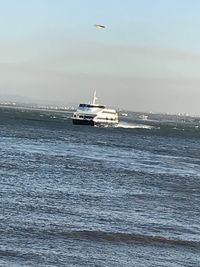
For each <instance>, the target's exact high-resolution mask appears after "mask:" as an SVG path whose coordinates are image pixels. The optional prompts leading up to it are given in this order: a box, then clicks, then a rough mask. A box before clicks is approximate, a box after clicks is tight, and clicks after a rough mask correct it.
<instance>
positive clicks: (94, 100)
mask: <svg viewBox="0 0 200 267" xmlns="http://www.w3.org/2000/svg"><path fill="white" fill-rule="evenodd" d="M96 100H97V97H96V90H95V91H94V97H93V100H92V105H96Z"/></svg>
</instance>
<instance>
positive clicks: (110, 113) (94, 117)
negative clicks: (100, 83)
mask: <svg viewBox="0 0 200 267" xmlns="http://www.w3.org/2000/svg"><path fill="white" fill-rule="evenodd" d="M96 100H97V97H96V91H95V93H94V97H93V101H92V102H91V103H89V104H80V105H79V107H78V109H77V110H76V112H74V114H73V118H72V120H73V123H74V124H81V125H92V126H95V125H108V126H109V125H111V126H115V125H117V124H118V114H117V112H116V110H114V109H110V108H106V106H104V105H99V104H96Z"/></svg>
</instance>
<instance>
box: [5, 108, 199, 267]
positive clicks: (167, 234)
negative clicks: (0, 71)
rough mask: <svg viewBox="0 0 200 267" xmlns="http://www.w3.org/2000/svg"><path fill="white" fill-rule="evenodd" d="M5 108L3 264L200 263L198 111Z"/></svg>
mask: <svg viewBox="0 0 200 267" xmlns="http://www.w3.org/2000/svg"><path fill="white" fill-rule="evenodd" d="M70 116H71V115H70V114H67V113H59V112H48V111H25V110H24V111H22V110H14V109H5V108H1V109H0V197H1V205H0V208H1V213H0V266H3V267H4V266H5V267H24V266H26V267H31V266H42V267H43V266H45V267H46V266H49V267H50V266H109V267H110V266H115V267H117V266H120V267H121V266H123V267H124V266H137V267H141V266H144V267H148V266H170V267H171V266H172V267H178V266H179V267H182V266H187V267H188V266H195V267H196V266H200V129H199V125H200V124H199V120H198V119H191V118H189V119H188V118H181V117H170V118H169V117H164V116H161V115H160V116H158V115H154V117H153V118H151V119H149V120H147V121H142V120H141V121H140V119H139V117H134V116H135V115H134V114H131V115H129V116H128V117H126V118H124V119H123V118H122V120H121V122H120V125H119V127H117V128H96V127H89V126H74V125H72V123H71V120H70Z"/></svg>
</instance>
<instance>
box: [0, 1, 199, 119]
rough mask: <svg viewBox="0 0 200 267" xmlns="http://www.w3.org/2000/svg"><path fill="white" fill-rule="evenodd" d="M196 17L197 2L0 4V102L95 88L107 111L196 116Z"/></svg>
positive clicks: (67, 98) (69, 96) (87, 94)
mask: <svg viewBox="0 0 200 267" xmlns="http://www.w3.org/2000/svg"><path fill="white" fill-rule="evenodd" d="M199 12H200V2H199V1H198V0H191V1H188V0H168V1H162V0H140V1H136V0H135V1H134V0H124V1H121V0H109V1H105V0H102V1H96V0H93V1H91V0H84V1H81V0H74V1H70V0H42V1H41V0H29V1H26V0H7V1H0V20H1V27H0V34H1V35H0V36H1V42H0V53H1V57H0V73H1V79H0V97H1V95H16V96H20V97H24V98H29V99H38V101H41V102H45V101H46V102H53V101H55V102H62V103H69V102H70V103H71V102H73V103H79V102H85V101H87V102H88V101H89V100H90V99H91V98H92V96H93V92H94V90H96V91H97V96H98V100H99V102H100V103H103V104H106V105H108V106H114V107H119V108H121V109H122V108H123V109H126V110H132V111H144V112H150V111H152V112H165V113H166V112H169V113H171V114H172V113H176V114H177V113H188V114H191V115H200V106H199V103H198V102H199V101H198V100H199V99H200V78H199V68H200V35H199V28H200V17H199ZM95 24H102V25H105V26H106V27H105V28H97V27H95Z"/></svg>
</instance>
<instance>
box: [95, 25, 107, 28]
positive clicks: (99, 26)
mask: <svg viewBox="0 0 200 267" xmlns="http://www.w3.org/2000/svg"><path fill="white" fill-rule="evenodd" d="M94 26H95V27H96V28H97V29H104V28H105V27H106V26H104V25H101V24H95V25H94Z"/></svg>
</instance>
